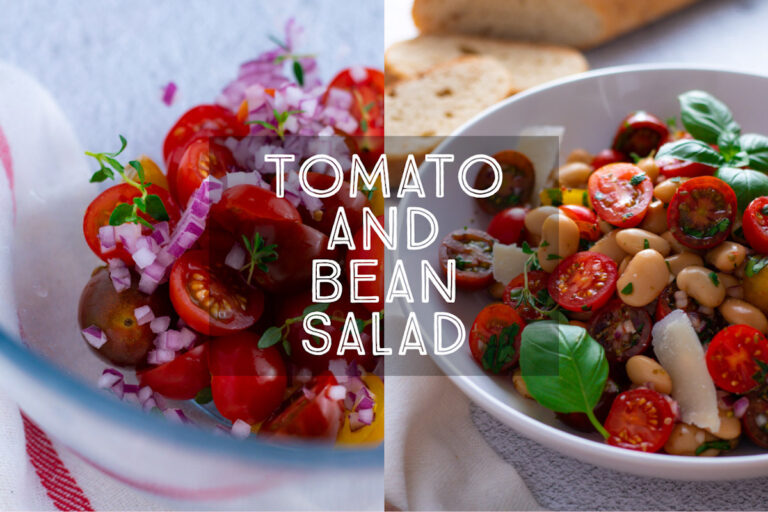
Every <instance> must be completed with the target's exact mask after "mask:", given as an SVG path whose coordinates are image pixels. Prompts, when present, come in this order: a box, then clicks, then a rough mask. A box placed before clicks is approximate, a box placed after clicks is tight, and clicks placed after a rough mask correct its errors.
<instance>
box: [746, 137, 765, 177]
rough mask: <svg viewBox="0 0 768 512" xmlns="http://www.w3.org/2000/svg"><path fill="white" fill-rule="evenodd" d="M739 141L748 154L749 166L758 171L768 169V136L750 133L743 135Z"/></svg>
mask: <svg viewBox="0 0 768 512" xmlns="http://www.w3.org/2000/svg"><path fill="white" fill-rule="evenodd" d="M739 142H740V144H741V149H742V150H743V151H744V152H745V153H746V155H747V159H748V160H749V167H750V168H752V169H755V170H757V171H763V172H766V171H768V137H766V136H764V135H757V134H755V133H748V134H746V135H742V136H741V139H739Z"/></svg>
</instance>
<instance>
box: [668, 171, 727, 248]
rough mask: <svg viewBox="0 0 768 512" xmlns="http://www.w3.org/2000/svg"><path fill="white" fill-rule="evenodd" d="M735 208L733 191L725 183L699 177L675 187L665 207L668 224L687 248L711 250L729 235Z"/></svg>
mask: <svg viewBox="0 0 768 512" xmlns="http://www.w3.org/2000/svg"><path fill="white" fill-rule="evenodd" d="M736 211H737V208H736V194H735V193H734V192H733V189H731V187H730V186H728V184H727V183H725V182H724V181H722V180H719V179H717V178H714V177H712V176H700V177H698V178H692V179H690V180H688V181H686V182H685V183H683V184H682V185H680V187H679V188H678V189H677V192H675V195H674V196H673V197H672V201H670V203H669V207H668V208H667V224H668V225H669V230H670V231H671V232H672V235H674V237H675V239H676V240H677V241H678V242H680V243H681V244H683V245H685V246H686V247H690V248H691V249H697V250H698V249H710V248H712V247H715V246H716V245H718V244H720V242H722V241H724V240H725V239H726V238H728V235H730V233H731V230H732V229H733V223H734V221H735V220H736Z"/></svg>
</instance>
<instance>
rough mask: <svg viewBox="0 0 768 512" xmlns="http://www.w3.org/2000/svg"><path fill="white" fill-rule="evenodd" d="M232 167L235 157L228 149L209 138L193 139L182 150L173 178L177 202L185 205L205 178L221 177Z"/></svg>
mask: <svg viewBox="0 0 768 512" xmlns="http://www.w3.org/2000/svg"><path fill="white" fill-rule="evenodd" d="M234 167H235V159H234V157H233V156H232V152H231V151H230V150H229V149H227V148H226V147H224V146H222V145H221V144H218V143H216V142H211V140H210V139H196V140H194V141H193V142H192V143H191V144H190V145H189V146H187V150H186V151H184V155H183V156H182V157H181V161H180V162H179V167H178V171H177V173H176V176H175V180H174V181H175V184H176V188H175V189H174V190H175V193H176V199H177V200H178V202H179V204H180V205H182V206H183V207H186V205H187V201H188V200H189V197H190V196H191V195H192V194H193V193H194V191H195V190H196V189H197V188H198V187H199V186H200V184H201V183H202V182H203V180H204V179H205V178H207V177H208V176H213V177H215V178H221V177H223V176H224V175H225V174H226V173H227V172H228V171H230V170H231V169H233V168H234ZM169 178H170V176H169Z"/></svg>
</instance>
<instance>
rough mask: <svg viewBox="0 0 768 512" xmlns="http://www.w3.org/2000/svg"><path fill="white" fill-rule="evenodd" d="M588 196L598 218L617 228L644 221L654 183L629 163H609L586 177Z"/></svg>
mask: <svg viewBox="0 0 768 512" xmlns="http://www.w3.org/2000/svg"><path fill="white" fill-rule="evenodd" d="M588 187H589V198H590V200H591V202H592V207H593V208H594V209H595V211H596V212H597V215H599V216H600V218H601V219H603V220H604V221H606V222H608V223H609V224H613V225H614V226H616V227H619V228H631V227H635V226H637V225H638V224H640V223H641V222H642V221H643V218H644V217H645V214H646V212H647V211H648V206H649V205H650V204H651V200H652V199H653V183H651V180H649V179H648V178H647V177H645V173H643V171H642V170H641V169H640V168H639V167H637V166H635V165H632V164H624V163H621V164H610V165H606V166H603V167H602V168H600V169H598V170H596V171H595V172H593V173H592V174H591V175H590V177H589V184H588Z"/></svg>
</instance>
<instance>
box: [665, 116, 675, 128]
mask: <svg viewBox="0 0 768 512" xmlns="http://www.w3.org/2000/svg"><path fill="white" fill-rule="evenodd" d="M666 124H667V128H669V129H670V130H671V131H675V130H677V118H676V117H674V116H672V117H668V118H667V120H666Z"/></svg>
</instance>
